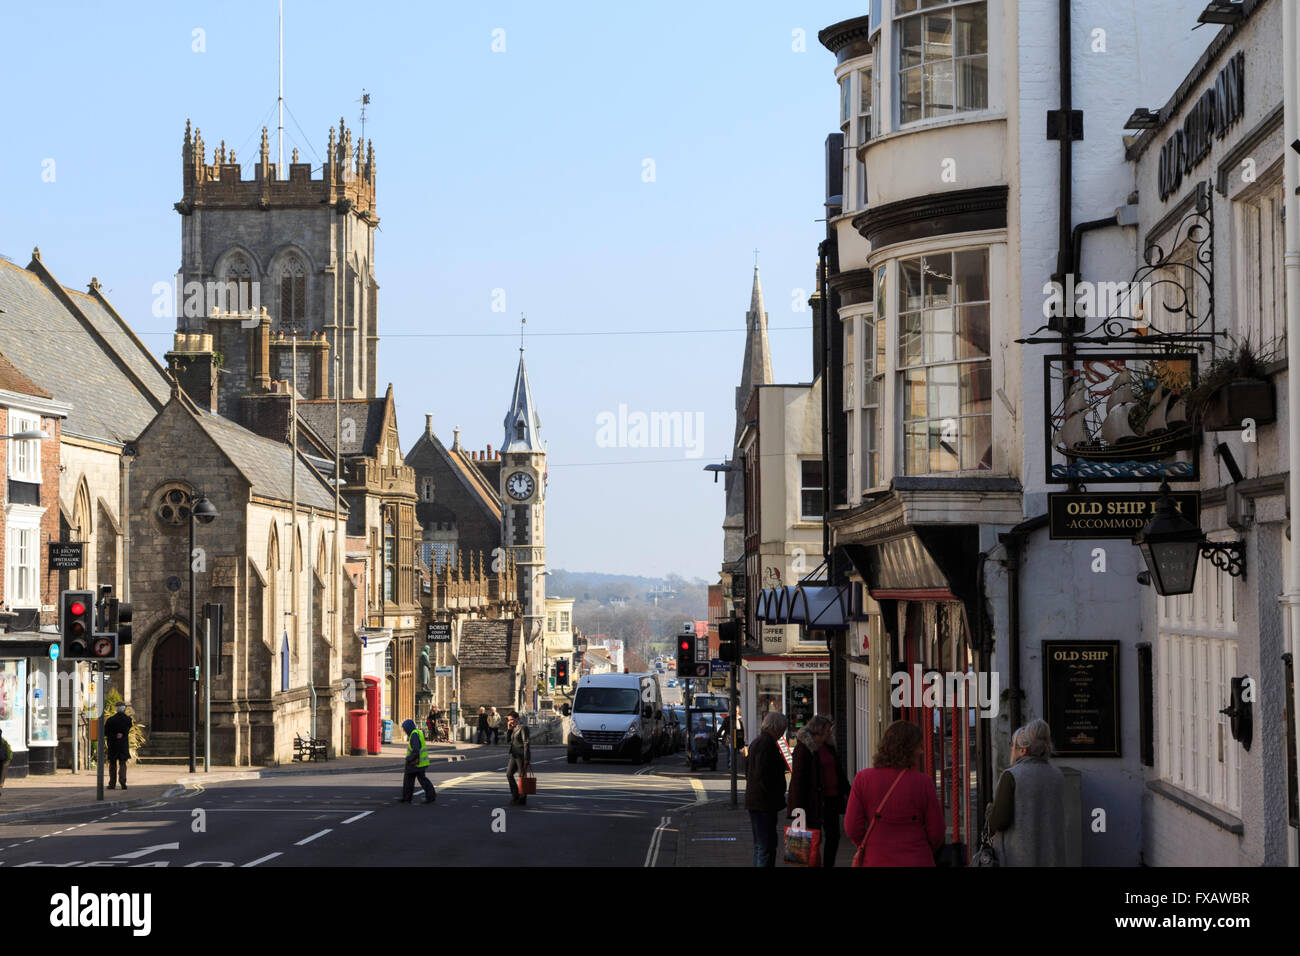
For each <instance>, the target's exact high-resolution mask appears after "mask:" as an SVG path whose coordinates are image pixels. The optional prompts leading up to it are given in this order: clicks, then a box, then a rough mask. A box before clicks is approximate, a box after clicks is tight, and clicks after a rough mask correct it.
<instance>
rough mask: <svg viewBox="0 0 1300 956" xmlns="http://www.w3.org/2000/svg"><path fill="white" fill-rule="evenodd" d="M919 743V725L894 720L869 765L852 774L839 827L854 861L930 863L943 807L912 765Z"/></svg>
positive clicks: (925, 778) (920, 748) (938, 843)
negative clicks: (852, 847) (853, 848)
mask: <svg viewBox="0 0 1300 956" xmlns="http://www.w3.org/2000/svg"><path fill="white" fill-rule="evenodd" d="M923 744H924V741H923V738H922V735H921V730H920V728H918V727H917V726H916V725H915V724H913V723H909V722H907V721H903V720H900V721H895V722H894V723H892V724H890V725H889V727H888V728H887V729H886V730H885V735H884V737H882V738H881V741H880V749H879V750H877V751H876V755H875V757H874V758H873V759H872V766H871V767H870V768H869V769H867V770H862V771H859V773H858V775H857V776H856V777H855V778H854V779H853V788H852V790H850V791H849V805H848V812H847V814H846V815H845V817H844V832H845V833H847V834H848V837H849V839H850V840H852V841H853V842H854V844H856V845H857V847H858V852H857V853H856V854H854V857H853V865H854V866H934V853H935V851H936V850H938V849H939V847H941V846H942V845H943V810H942V808H941V807H940V806H939V797H938V795H937V794H936V793H935V791H934V781H933V780H931V779H930V778H929V777H928V776H926V775H925V774H924V773H922V772H921V771H920V770H918V769H917V766H918V765H919V763H920V760H921V755H922V752H923Z"/></svg>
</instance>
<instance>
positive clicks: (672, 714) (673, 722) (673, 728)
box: [664, 706, 686, 754]
mask: <svg viewBox="0 0 1300 956" xmlns="http://www.w3.org/2000/svg"><path fill="white" fill-rule="evenodd" d="M664 734H665V736H666V737H667V738H668V740H669V744H668V746H669V750H668V752H669V753H671V754H675V753H677V752H678V751H679V750H681V749H683V748H684V747H685V746H686V708H685V707H677V706H669V707H665V708H664Z"/></svg>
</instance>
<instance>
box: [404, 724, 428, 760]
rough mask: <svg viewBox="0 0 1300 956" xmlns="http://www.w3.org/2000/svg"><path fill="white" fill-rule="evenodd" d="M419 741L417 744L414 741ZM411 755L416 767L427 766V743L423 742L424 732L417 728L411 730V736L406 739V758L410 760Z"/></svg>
mask: <svg viewBox="0 0 1300 956" xmlns="http://www.w3.org/2000/svg"><path fill="white" fill-rule="evenodd" d="M417 740H418V741H419V744H418V746H417V744H416V741H417ZM412 755H416V757H415V765H416V766H417V767H427V766H429V745H428V744H427V743H425V740H424V734H422V733H420V731H419V730H412V731H411V736H410V737H408V738H407V740H406V759H407V760H410V759H411V756H412Z"/></svg>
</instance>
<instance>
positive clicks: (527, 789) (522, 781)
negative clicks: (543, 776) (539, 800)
mask: <svg viewBox="0 0 1300 956" xmlns="http://www.w3.org/2000/svg"><path fill="white" fill-rule="evenodd" d="M536 792H537V776H536V774H534V773H532V771H525V772H524V773H522V774H520V775H519V795H520V796H521V797H531V796H532V795H533V794H535V793H536Z"/></svg>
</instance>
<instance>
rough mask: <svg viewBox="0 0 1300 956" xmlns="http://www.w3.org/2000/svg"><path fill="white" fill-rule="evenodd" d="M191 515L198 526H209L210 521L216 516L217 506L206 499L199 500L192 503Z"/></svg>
mask: <svg viewBox="0 0 1300 956" xmlns="http://www.w3.org/2000/svg"><path fill="white" fill-rule="evenodd" d="M193 513H194V517H195V518H196V519H197V520H198V522H199V524H211V523H212V519H213V518H215V517H216V516H217V506H216V505H214V504H213V503H212V502H211V501H209V500H208V499H207V498H199V500H198V501H195V502H194V505H193Z"/></svg>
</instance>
